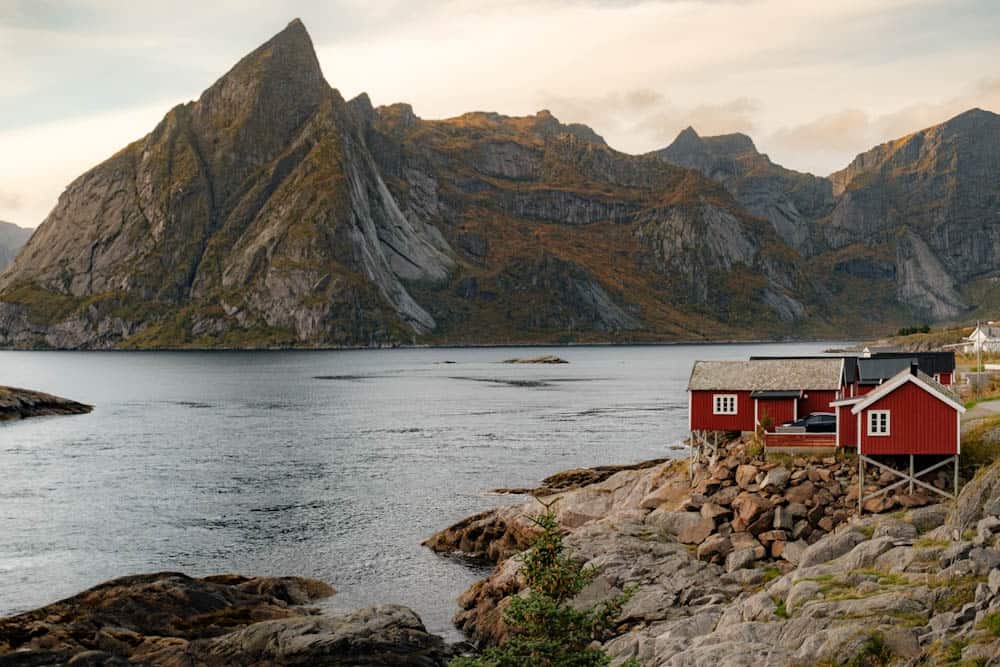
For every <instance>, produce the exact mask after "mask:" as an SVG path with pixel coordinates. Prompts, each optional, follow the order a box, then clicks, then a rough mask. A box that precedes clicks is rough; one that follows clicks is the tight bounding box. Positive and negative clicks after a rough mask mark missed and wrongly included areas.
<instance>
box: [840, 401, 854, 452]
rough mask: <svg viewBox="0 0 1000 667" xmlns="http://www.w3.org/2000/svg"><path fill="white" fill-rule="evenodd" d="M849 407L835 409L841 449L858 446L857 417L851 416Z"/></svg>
mask: <svg viewBox="0 0 1000 667" xmlns="http://www.w3.org/2000/svg"><path fill="white" fill-rule="evenodd" d="M851 407H852V406H850V405H845V406H842V407H839V408H837V430H838V431H839V432H840V446H841V447H857V446H858V416H857V415H854V414H851Z"/></svg>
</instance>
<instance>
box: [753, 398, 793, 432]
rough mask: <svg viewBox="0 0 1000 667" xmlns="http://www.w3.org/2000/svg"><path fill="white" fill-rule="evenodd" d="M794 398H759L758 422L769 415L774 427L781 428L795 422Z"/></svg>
mask: <svg viewBox="0 0 1000 667" xmlns="http://www.w3.org/2000/svg"><path fill="white" fill-rule="evenodd" d="M796 400H797V399H794V398H759V399H757V420H758V421H759V420H761V419H763V418H764V415H767V416H768V417H770V418H771V423H772V424H773V425H774V426H781V425H782V424H787V423H788V422H790V421H794V420H795V401H796Z"/></svg>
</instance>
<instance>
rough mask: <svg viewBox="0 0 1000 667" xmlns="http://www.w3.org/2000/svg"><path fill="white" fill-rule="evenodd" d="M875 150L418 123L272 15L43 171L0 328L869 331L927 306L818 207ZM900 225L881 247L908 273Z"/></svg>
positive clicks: (515, 335) (536, 335) (189, 332)
mask: <svg viewBox="0 0 1000 667" xmlns="http://www.w3.org/2000/svg"><path fill="white" fill-rule="evenodd" d="M860 159H861V158H859V160H860ZM886 159H888V158H886ZM876 162H878V161H877V160H874V159H872V160H868V161H864V160H862V162H861V163H859V166H858V167H857V168H856V169H855V172H856V173H855V174H854V175H852V176H851V177H850V178H849V179H848V178H846V177H844V178H842V179H841V180H839V181H838V180H837V179H834V178H830V179H823V178H817V177H814V176H811V175H808V174H801V173H798V172H794V171H791V170H787V169H784V168H783V167H780V166H779V165H775V164H773V163H772V162H771V161H770V160H769V159H768V158H767V156H766V155H762V154H760V153H758V152H757V150H756V148H755V147H754V145H753V142H752V141H751V140H750V139H749V138H748V137H745V136H743V135H729V136H726V137H698V135H697V134H696V133H695V132H694V131H693V130H686V131H685V132H684V133H682V135H681V136H680V137H678V140H677V141H676V142H674V144H673V145H671V146H670V147H668V148H667V149H664V150H663V151H659V152H657V153H654V154H650V155H644V156H633V155H627V154H624V153H620V152H618V151H615V150H614V149H612V148H610V147H609V146H608V145H607V144H606V143H605V141H604V140H603V139H602V138H601V137H600V136H599V135H598V134H597V133H595V132H594V131H593V130H591V129H590V128H588V127H586V126H583V125H576V124H564V123H561V122H560V121H559V120H558V119H556V118H555V117H553V116H552V114H550V113H549V112H547V111H542V112H539V113H537V114H535V115H533V116H526V117H507V116H502V115H499V114H494V113H483V112H476V113H469V114H465V115H462V116H459V117H456V118H450V119H445V120H424V119H421V118H419V117H418V116H416V115H415V114H414V113H413V110H412V108H411V107H409V106H408V105H406V104H394V105H390V106H385V107H378V108H375V107H373V106H372V104H371V102H370V101H369V99H368V98H367V96H365V95H361V96H359V97H357V98H355V99H352V100H350V101H347V100H345V99H344V98H343V97H342V96H341V95H340V93H339V92H337V91H336V90H335V89H333V88H331V87H330V86H329V84H328V83H327V82H326V81H325V79H324V77H323V74H322V71H321V70H320V67H319V63H318V61H317V59H316V56H315V52H314V50H313V46H312V42H311V40H310V38H309V35H308V33H307V31H306V29H305V27H304V26H303V25H302V23H301V22H300V21H298V20H296V21H293V22H292V23H290V24H289V25H288V26H287V27H286V28H285V29H284V30H283V31H282V32H280V33H279V34H277V35H276V36H275V37H274V38H272V39H271V40H269V41H268V42H267V43H265V44H263V45H262V46H261V47H259V48H258V49H256V50H255V51H253V52H252V53H250V54H249V55H247V56H246V57H245V58H243V59H242V60H240V61H239V62H238V63H237V64H236V65H235V66H234V67H233V68H232V69H231V70H230V71H229V72H228V73H226V74H225V75H224V76H223V77H222V78H220V79H219V80H218V81H217V82H216V83H215V84H213V85H212V86H211V87H209V88H208V89H207V90H205V91H204V93H202V95H201V96H200V97H199V98H198V100H196V101H194V102H189V103H186V104H182V105H178V106H177V107H175V108H173V109H171V110H170V111H169V112H168V113H167V114H166V116H165V117H164V118H163V120H162V121H161V122H160V123H159V124H158V125H157V127H156V128H154V129H153V131H152V132H150V133H149V134H148V135H146V136H145V137H143V138H141V139H139V140H137V141H135V142H133V143H132V144H129V145H128V146H126V147H124V148H123V149H122V150H120V151H119V152H118V153H116V154H115V155H113V156H111V157H110V158H109V159H108V160H106V161H105V162H103V163H101V164H99V165H97V166H96V167H94V168H93V169H91V170H90V171H88V172H87V173H85V174H83V175H82V176H80V177H79V178H77V179H76V180H75V181H73V182H72V183H71V184H70V185H69V186H68V187H67V188H66V190H65V191H64V193H63V194H62V196H61V197H60V199H59V201H58V203H57V205H56V207H55V208H54V209H53V211H52V212H51V213H50V214H49V216H48V217H47V218H46V219H45V221H44V222H43V223H42V224H41V226H40V227H39V228H38V230H37V232H36V233H35V234H34V235H33V236H32V238H31V240H30V241H29V242H28V244H27V245H26V246H25V247H24V249H23V251H22V252H21V253H20V255H19V256H18V258H17V259H16V261H15V262H14V263H13V264H12V265H11V266H10V267H8V269H7V270H6V271H4V272H3V273H2V274H0V345H3V346H8V347H10V346H14V347H60V348H112V347H126V348H159V347H241V348H246V347H250V348H253V347H284V346H301V347H321V346H355V345H363V346H368V345H396V344H412V343H425V344H461V343H524V342H570V341H576V342H596V341H614V342H629V341H657V340H705V339H720V338H723V339H748V338H759V337H778V336H788V335H792V336H831V335H843V333H844V332H846V331H850V332H851V333H852V334H855V335H863V334H864V333H866V332H872V333H874V332H877V331H878V330H879V328H880V327H884V326H886V324H887V323H889V324H891V323H896V322H899V323H904V322H905V323H909V322H910V321H911V320H912V318H913V317H914V313H918V314H921V313H923V312H925V310H926V309H925V310H922V309H924V308H925V305H924V304H922V303H917V305H912V304H911V303H910V302H909V301H907V300H906V299H907V298H909V297H908V295H909V294H910V292H908V291H906V290H902V292H900V294H901V296H900V295H898V294H897V291H898V290H897V289H896V287H895V285H896V283H897V281H899V280H902V279H901V278H900V276H903V275H904V274H905V275H910V274H907V273H906V271H910V273H912V271H911V270H910V269H909V268H904V269H901V270H900V271H897V270H896V264H895V263H893V262H890V261H889V260H888V259H887V258H888V254H887V253H888V252H889V251H888V250H884V249H882V248H881V246H878V245H873V241H872V240H871V239H869V238H867V237H865V236H864V233H865V232H863V231H859V230H867V229H868V227H867V226H864V225H862V226H861V227H860V228H856V227H851V226H849V225H847V224H846V223H845V222H844V221H843V220H841V219H840V218H838V216H839V215H844V214H845V212H844V209H843V208H842V207H843V206H844V202H845V201H846V200H847V199H848V198H849V196H850V195H849V194H847V193H855V192H859V191H860V190H861V185H862V184H863V183H865V182H867V180H866V179H868V178H869V177H867V176H864V174H867V173H869V172H870V171H871V170H873V169H876V167H874V166H873V165H875V164H876ZM977 173H978V172H977ZM885 178H887V179H888V178H896V175H895V172H894V171H893V170H892V169H888V171H887V172H886V174H885ZM847 181H849V183H847ZM841 183H843V184H842V185H841ZM988 185H989V183H988V182H982V183H980V184H979V186H975V185H972V186H969V187H973V188H975V187H983V188H986V187H987V186H988ZM962 187H965V186H962ZM852 201H853V202H854V204H853V205H854V206H855V207H856V208H857V207H859V206H860V205H861V204H862V203H864V202H865V201H867V200H866V199H865V198H864V197H863V196H860V195H858V196H854V199H853V200H852ZM983 205H984V206H985V207H986V208H988V207H989V204H987V203H984V204H983ZM846 214H849V215H854V214H853V213H850V212H849V211H848V212H847V213H846ZM911 226H912V228H913V231H912V234H911V235H912V236H913V238H915V239H918V240H917V241H913V240H911V239H910V238H909V237H908V236H905V235H904V237H902V238H903V240H902V241H897V242H896V245H895V246H893V247H894V248H895V247H905V248H910V249H911V251H910V252H911V254H912V257H915V258H916V259H915V260H913V261H914V262H916V264H913V266H916V267H918V268H922V267H925V266H927V265H929V264H928V262H929V260H926V256H927V254H928V252H929V253H931V254H932V255H933V253H935V252H936V250H935V248H937V247H938V246H936V245H934V243H932V242H931V241H923V244H921V242H922V240H923V236H922V234H924V233H925V230H924V229H923V227H920V228H919V229H918V228H917V227H916V226H913V225H911ZM880 229H881V228H880ZM878 233H881V232H878ZM879 238H881V237H879ZM924 246H926V248H927V249H928V251H927V252H924V249H925V248H924ZM906 257H910V255H907V256H906ZM989 261H990V260H988V259H987V260H984V263H985V264H989ZM911 264H912V262H911ZM904 266H905V267H909V266H910V265H904ZM977 275H978V274H977ZM831 276H833V277H831ZM906 280H909V281H910V283H912V280H911V279H909V278H907V279H906ZM906 280H904V281H903V282H904V283H905V284H910V283H907V282H906ZM956 289H959V288H956ZM963 298H964V297H963ZM915 299H916V297H914V298H913V299H911V301H913V300H915Z"/></svg>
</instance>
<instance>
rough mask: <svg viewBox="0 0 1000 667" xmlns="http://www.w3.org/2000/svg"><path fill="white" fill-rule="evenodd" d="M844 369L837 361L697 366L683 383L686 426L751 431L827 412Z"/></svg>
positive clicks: (761, 361) (817, 359)
mask: <svg viewBox="0 0 1000 667" xmlns="http://www.w3.org/2000/svg"><path fill="white" fill-rule="evenodd" d="M843 366H844V360H843V359H842V358H840V357H813V358H798V359H751V360H749V361H696V362H695V363H694V367H693V368H692V369H691V378H690V380H689V381H688V427H689V428H690V430H692V431H753V430H754V429H755V428H756V427H757V424H758V423H765V424H770V425H771V426H773V427H777V426H780V425H782V424H787V423H788V422H793V421H795V420H796V419H799V418H800V417H805V416H806V415H808V414H809V413H811V412H826V411H829V409H830V401H833V400H834V399H836V398H837V393H838V391H839V390H840V388H841V386H842V377H843ZM765 418H766V419H765ZM831 444H832V443H831Z"/></svg>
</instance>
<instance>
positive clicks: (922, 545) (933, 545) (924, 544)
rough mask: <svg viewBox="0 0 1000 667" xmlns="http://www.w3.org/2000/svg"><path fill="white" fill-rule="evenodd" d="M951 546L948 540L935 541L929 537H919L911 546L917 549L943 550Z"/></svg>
mask: <svg viewBox="0 0 1000 667" xmlns="http://www.w3.org/2000/svg"><path fill="white" fill-rule="evenodd" d="M950 544H951V542H949V541H948V540H935V539H932V538H930V537H921V538H920V539H919V540H917V541H916V542H914V543H913V546H915V547H917V548H919V549H937V548H941V549H944V548H946V547H948V546H949V545H950Z"/></svg>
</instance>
